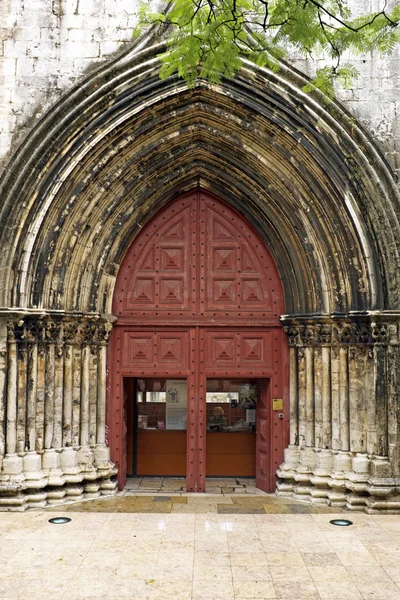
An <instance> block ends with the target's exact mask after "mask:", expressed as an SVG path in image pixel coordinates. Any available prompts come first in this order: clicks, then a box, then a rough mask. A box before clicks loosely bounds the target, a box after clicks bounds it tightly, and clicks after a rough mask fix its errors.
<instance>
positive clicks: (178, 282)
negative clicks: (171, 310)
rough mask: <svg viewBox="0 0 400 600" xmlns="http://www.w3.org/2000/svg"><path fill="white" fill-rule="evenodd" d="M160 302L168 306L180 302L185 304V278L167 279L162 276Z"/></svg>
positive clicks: (179, 303)
mask: <svg viewBox="0 0 400 600" xmlns="http://www.w3.org/2000/svg"><path fill="white" fill-rule="evenodd" d="M160 284H161V285H160V293H161V298H160V302H161V303H162V304H165V305H167V306H170V305H171V304H172V305H175V304H178V305H179V306H183V303H184V298H183V288H184V280H183V279H165V278H162V279H161V281H160Z"/></svg>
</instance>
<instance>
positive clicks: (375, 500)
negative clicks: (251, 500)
mask: <svg viewBox="0 0 400 600" xmlns="http://www.w3.org/2000/svg"><path fill="white" fill-rule="evenodd" d="M282 321H283V323H284V330H285V332H286V334H287V336H288V341H289V348H290V373H291V381H290V445H289V447H288V448H287V449H286V451H285V460H284V463H283V464H282V465H281V466H280V468H279V470H278V472H277V475H278V477H279V481H278V484H277V493H278V495H284V496H287V495H289V496H293V497H295V498H297V499H300V500H304V501H308V502H312V503H316V504H328V505H331V506H337V507H346V508H347V509H349V510H360V509H361V510H362V509H364V510H365V511H366V512H376V511H380V512H382V511H383V512H399V511H400V473H399V457H398V448H397V437H398V423H399V420H398V397H397V396H398V392H397V390H398V381H397V377H398V369H397V368H396V365H397V364H398V361H399V347H400V335H399V323H400V315H399V313H397V312H390V313H389V312H385V311H381V312H380V311H373V312H370V313H367V312H366V313H360V314H357V313H354V314H352V315H348V316H343V315H337V316H326V317H321V316H315V317H312V316H310V317H304V318H291V317H289V316H284V317H282Z"/></svg>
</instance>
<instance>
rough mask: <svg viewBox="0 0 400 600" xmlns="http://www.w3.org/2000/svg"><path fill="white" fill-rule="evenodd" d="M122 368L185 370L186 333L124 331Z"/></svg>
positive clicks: (186, 360) (186, 357)
mask: <svg viewBox="0 0 400 600" xmlns="http://www.w3.org/2000/svg"><path fill="white" fill-rule="evenodd" d="M122 356H123V357H124V360H123V363H122V365H121V366H122V368H127V369H134V368H139V369H152V370H154V368H160V369H165V368H166V367H170V368H174V369H186V368H187V365H188V339H187V332H149V333H147V334H143V333H142V332H137V331H124V332H123V335H122Z"/></svg>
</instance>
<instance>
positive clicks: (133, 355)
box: [123, 332, 154, 366]
mask: <svg viewBox="0 0 400 600" xmlns="http://www.w3.org/2000/svg"><path fill="white" fill-rule="evenodd" d="M153 338H154V336H153V335H143V334H133V333H129V332H125V333H124V339H123V345H124V346H126V348H127V351H126V352H125V353H124V356H126V365H131V364H137V365H141V366H143V365H148V366H151V365H152V364H153V362H154V348H153Z"/></svg>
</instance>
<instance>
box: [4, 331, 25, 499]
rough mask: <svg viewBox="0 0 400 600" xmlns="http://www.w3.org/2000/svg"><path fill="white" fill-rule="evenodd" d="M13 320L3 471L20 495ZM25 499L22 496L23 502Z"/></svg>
mask: <svg viewBox="0 0 400 600" xmlns="http://www.w3.org/2000/svg"><path fill="white" fill-rule="evenodd" d="M20 325H21V323H19V324H18V325H15V324H14V323H13V322H12V323H9V324H8V327H7V334H8V348H7V409H6V455H5V457H4V459H3V473H4V476H5V480H6V481H7V480H8V481H9V489H10V490H13V491H15V492H16V493H17V495H18V496H20V494H19V492H20V490H21V489H22V488H23V482H24V476H23V470H22V467H23V465H22V457H20V456H18V455H17V397H18V396H17V386H18V380H17V377H18V355H17V343H16V340H17V338H18V327H19V326H20ZM23 503H24V499H23V498H22V497H21V504H23Z"/></svg>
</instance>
